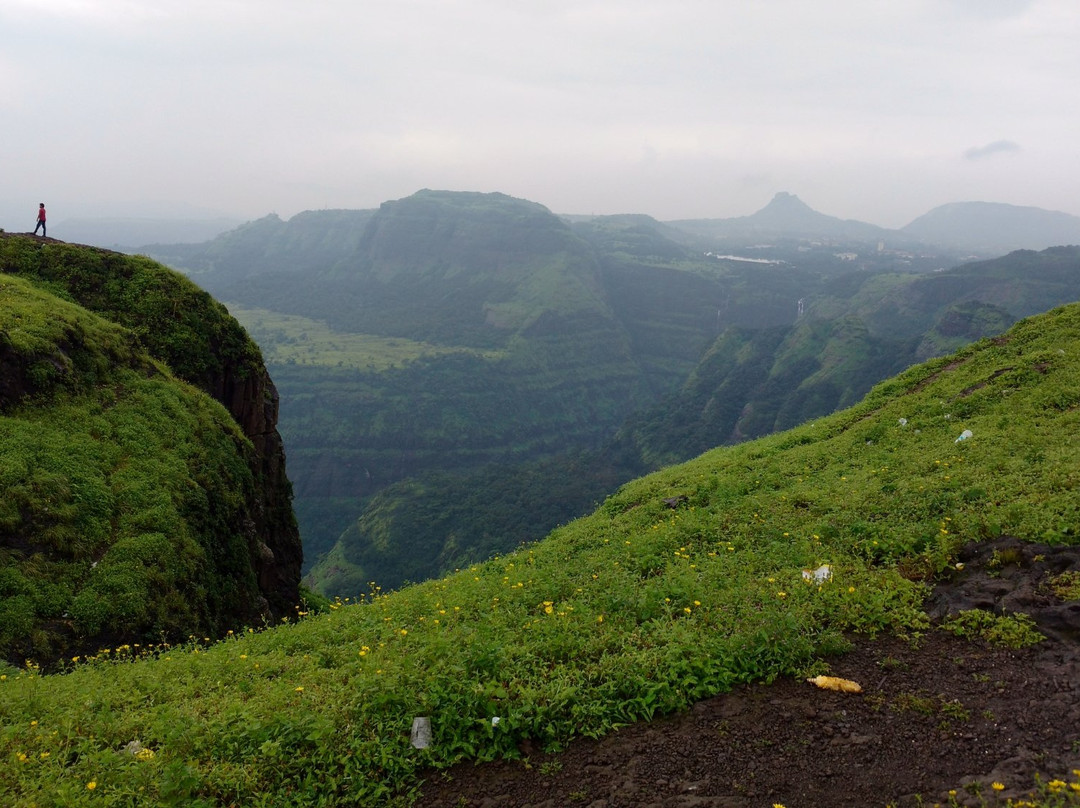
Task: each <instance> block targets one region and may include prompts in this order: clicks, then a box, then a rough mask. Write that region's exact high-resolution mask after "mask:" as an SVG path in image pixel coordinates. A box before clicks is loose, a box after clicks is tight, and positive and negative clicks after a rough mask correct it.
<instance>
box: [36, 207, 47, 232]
mask: <svg viewBox="0 0 1080 808" xmlns="http://www.w3.org/2000/svg"><path fill="white" fill-rule="evenodd" d="M39 227H40V228H41V235H43V236H44V235H45V203H44V202H42V203H41V204H40V205H38V211H37V224H36V225H34V235H35V236H36V235H37V231H38V228H39Z"/></svg>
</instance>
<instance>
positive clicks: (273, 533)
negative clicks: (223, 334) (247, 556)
mask: <svg viewBox="0 0 1080 808" xmlns="http://www.w3.org/2000/svg"><path fill="white" fill-rule="evenodd" d="M258 370H259V371H260V372H256V373H251V372H250V369H249V368H243V369H238V368H236V367H233V366H228V365H227V366H226V367H225V368H224V370H223V371H222V372H221V373H220V374H219V375H215V376H214V377H212V379H211V380H210V382H209V384H208V385H206V386H205V387H204V389H205V390H206V392H207V393H209V394H210V395H211V396H213V397H214V398H215V399H217V400H218V401H220V402H221V403H222V404H223V405H225V407H226V408H227V409H228V410H229V412H230V413H232V416H233V418H235V419H236V422H237V423H238V424H239V425H240V428H241V429H242V430H243V431H244V434H245V435H246V436H247V437H248V438H249V439H250V440H251V443H252V445H253V446H254V447H255V457H254V460H253V463H252V472H253V474H254V476H255V480H256V486H257V488H256V492H255V494H256V496H255V502H253V503H252V508H251V512H252V513H253V514H254V518H255V525H254V526H253V527H254V539H255V541H254V546H253V548H252V551H253V552H252V559H251V562H252V567H253V568H254V569H255V571H256V575H257V577H258V581H259V590H260V591H261V592H262V596H263V597H264V598H265V599H266V603H267V607H268V609H269V612H270V614H271V615H272V616H273V617H275V618H280V617H283V616H286V615H288V614H290V613H291V611H292V607H293V606H294V605H295V604H296V603H297V601H298V600H299V584H300V567H301V565H302V563H303V560H304V553H303V548H302V546H301V543H300V532H299V529H298V528H297V525H296V518H295V517H294V515H293V509H292V485H291V483H290V482H289V478H288V477H287V476H286V474H285V447H284V444H283V443H282V440H281V435H280V433H279V432H278V430H277V422H278V392H277V388H275V387H274V383H273V381H271V379H270V376H269V374H268V373H267V372H266V369H265V368H264V367H262V366H261V365H260V366H259V369H258Z"/></svg>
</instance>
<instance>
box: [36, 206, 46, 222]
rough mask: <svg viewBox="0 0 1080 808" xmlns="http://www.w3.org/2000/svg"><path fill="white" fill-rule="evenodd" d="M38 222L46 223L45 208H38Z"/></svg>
mask: <svg viewBox="0 0 1080 808" xmlns="http://www.w3.org/2000/svg"><path fill="white" fill-rule="evenodd" d="M37 220H38V221H39V222H43V221H45V208H38V209H37Z"/></svg>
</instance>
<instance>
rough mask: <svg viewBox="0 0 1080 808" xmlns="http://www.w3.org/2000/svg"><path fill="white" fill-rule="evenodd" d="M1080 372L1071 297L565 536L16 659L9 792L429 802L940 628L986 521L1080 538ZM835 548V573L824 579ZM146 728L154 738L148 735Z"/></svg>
mask: <svg viewBox="0 0 1080 808" xmlns="http://www.w3.org/2000/svg"><path fill="white" fill-rule="evenodd" d="M1077 379H1080V306H1071V307H1067V308H1064V309H1059V310H1056V311H1054V312H1051V313H1050V314H1048V315H1046V316H1042V317H1038V318H1033V319H1032V320H1030V321H1026V322H1023V323H1020V324H1019V325H1018V326H1017V327H1016V328H1015V329H1014V330H1013V331H1012V332H1010V335H1009V337H1008V339H1007V340H1004V341H1001V342H990V341H984V342H982V343H980V344H978V345H976V346H973V347H971V348H969V349H966V350H964V351H963V352H961V353H959V354H957V355H955V356H953V357H949V358H945V359H941V360H937V361H934V362H931V363H928V364H926V365H921V366H918V367H916V368H912V369H910V370H909V371H907V372H905V373H903V374H901V375H900V376H899V377H897V378H895V379H893V380H890V381H888V382H885V383H884V384H882V385H879V386H878V387H877V388H875V389H874V391H872V392H871V393H870V395H869V396H868V397H867V398H866V399H865V400H864V401H863V402H861V403H860V404H858V405H857V406H855V407H853V408H851V409H848V410H845V411H843V412H840V413H837V414H836V415H833V416H830V417H828V418H823V419H821V420H819V421H816V422H813V423H809V424H806V425H804V426H802V427H799V428H797V429H794V430H791V431H789V432H785V433H782V434H778V435H775V436H772V437H769V438H765V439H762V440H758V441H755V442H753V443H747V444H743V445H740V446H737V447H733V448H725V449H718V450H715V451H712V452H709V453H707V454H705V455H703V456H701V457H700V458H697V459H695V460H693V461H691V462H689V463H685V464H682V465H680V466H675V467H672V468H668V469H665V470H663V471H660V472H658V473H656V474H653V475H650V476H648V477H646V478H643V479H640V480H637V481H635V482H633V483H630V484H628V485H626V486H624V487H623V488H622V489H620V491H619V492H617V493H616V494H615V495H613V496H612V497H610V498H609V499H608V500H607V501H606V502H605V503H604V504H603V505H602V506H601V507H600V508H599V509H598V510H597V511H596V512H595V513H593V514H592V515H590V516H588V517H585V518H583V519H580V520H577V521H575V522H573V523H571V524H568V525H566V526H564V527H561V528H559V529H558V530H556V531H555V532H553V533H552V534H551V535H550V536H549V537H548V538H547V539H545V540H544V541H542V542H539V543H538V544H536V545H533V546H531V547H528V548H525V549H522V550H521V551H519V552H516V553H513V554H510V555H507V556H504V557H501V558H497V559H494V560H491V561H489V562H487V563H485V564H480V565H476V566H474V567H472V568H469V569H465V570H461V571H459V572H457V573H454V574H452V575H449V576H447V577H445V578H443V579H441V580H437V581H430V582H427V583H424V584H420V585H417V586H413V587H409V588H407V589H404V590H401V591H399V592H395V593H392V594H390V595H385V596H383V595H380V594H379V593H377V592H376V593H373V594H374V596H373V597H369V598H367V600H366V602H365V603H363V604H360V605H352V604H342V605H340V606H338V605H336V604H335V608H332V609H331V610H330V611H328V612H326V613H324V614H319V615H308V616H307V617H306V618H305V619H304V620H302V621H301V622H300V623H298V624H297V625H289V626H282V627H279V628H275V629H273V630H270V631H264V632H258V633H250V634H243V635H237V636H234V637H233V638H231V639H230V640H228V641H226V642H223V643H220V644H217V645H214V646H212V647H209V648H203V647H200V646H197V645H187V646H184V647H182V648H172V649H162V650H159V651H158V652H157V658H156V659H142V660H137V661H121V662H116V661H113V660H112V659H111V657H114V656H116V652H115V650H113V651H110V653H109V654H106V655H102V656H101V657H100V658H98V659H93V660H91V661H89V662H85V661H83V662H80V663H79V664H78V665H74V666H73V669H72V670H71V671H70V672H68V673H66V674H64V675H61V676H48V677H42V676H40V675H38V674H37V673H36V672H35V671H34V670H33V669H24V670H20V671H15V670H10V671H8V672H7V673H6V674H5V675H6V678H5V679H4V680H3V681H0V726H2V727H3V729H2V730H0V757H2V758H3V759H4V761H5V765H4V767H3V768H2V769H0V794H2V795H4V797H5V803H6V804H9V805H14V806H27V805H31V804H35V805H39V806H43V805H83V804H85V805H141V804H163V805H188V806H190V805H196V806H198V805H229V804H237V805H250V806H260V805H267V806H269V805H274V806H287V805H297V806H299V805H305V806H307V805H354V804H371V805H375V804H379V805H391V804H393V800H394V799H395V798H397V799H398V800H399V802H400V803H402V804H405V803H406V802H407V798H408V793H409V790H410V788H411V787H412V786H414V784H415V782H416V780H415V778H416V776H417V772H418V771H419V770H420V769H421V767H424V766H427V765H435V766H445V765H448V764H450V763H452V762H454V761H457V760H459V759H463V758H468V759H479V760H487V759H492V758H497V757H514V756H517V755H518V754H519V752H518V744H519V743H520V742H521V741H522V740H523V739H524V738H526V737H528V738H532V739H534V741H536V742H538V743H539V744H540V745H542V746H543V747H546V748H549V749H550V748H558V747H559V746H561V745H563V744H565V743H566V742H567V741H568V740H569V739H571V738H573V737H575V736H598V735H601V734H603V733H605V732H607V731H609V730H610V729H612V728H613V727H616V726H618V725H620V724H625V723H628V722H631V721H636V720H641V719H648V718H651V717H653V716H656V715H659V714H662V713H665V712H670V711H674V710H679V709H683V708H686V707H687V706H688V705H690V704H691V703H693V702H694V701H695V700H698V699H701V698H703V697H706V696H710V695H713V694H716V693H720V692H724V691H725V690H727V689H729V688H730V687H732V686H733V685H735V684H737V683H739V682H746V681H770V680H772V679H774V678H775V677H777V676H781V675H788V674H800V673H802V672H805V671H806V670H808V669H809V668H810V667H811V666H816V668H818V669H819V668H820V667H821V660H822V659H825V658H827V657H828V656H829V655H831V654H835V653H839V652H842V651H843V650H844V648H845V647H846V645H847V640H846V639H845V636H844V635H845V633H846V632H851V631H856V632H862V633H865V634H868V635H874V634H877V633H881V632H897V633H917V632H920V631H923V630H925V628H926V626H927V622H926V618H925V616H924V615H923V613H922V612H921V610H920V605H921V602H922V598H923V596H924V594H925V592H926V587H927V584H926V583H925V581H926V580H928V579H930V578H931V577H932V576H933V575H934V574H936V573H937V572H940V571H941V570H943V569H944V568H945V567H946V566H948V565H950V564H953V563H955V554H956V551H957V549H958V548H959V546H960V545H961V544H962V543H963V542H966V541H968V540H972V539H976V540H977V539H980V538H985V537H989V536H994V535H998V534H1000V533H1003V532H1008V533H1011V534H1014V535H1016V536H1019V537H1020V538H1022V539H1028V540H1039V541H1048V542H1051V543H1075V542H1076V541H1077V537H1076V526H1077V524H1078V519H1077V514H1078V508H1080V497H1078V495H1077V486H1078V484H1080V444H1078V442H1077V441H1078V439H1077V437H1076V436H1077V435H1078V434H1080V430H1078V429H1077V426H1078V424H1077V421H1078V419H1080V415H1078V413H1080V409H1078V408H1080V382H1077V381H1076V380H1077ZM901 419H905V421H904V422H903V423H901ZM965 429H967V430H971V432H972V437H971V438H970V439H967V440H964V441H961V442H956V439H957V437H958V436H959V435H960V434H961V432H962V431H963V430H965ZM822 564H829V565H831V570H832V573H833V574H832V577H831V578H830V579H829V580H827V581H825V582H823V583H822V584H821V585H820V586H819V585H817V584H814V583H807V582H806V581H805V580H804V579H803V577H802V570H803V569H814V568H817V567H818V566H820V565H822ZM128 650H130V649H128ZM127 653H128V651H124V652H123V654H125V655H126V654H127ZM417 716H427V717H430V718H431V722H432V726H433V730H434V744H433V745H432V747H430V748H429V749H427V750H423V751H418V750H414V749H412V748H411V746H410V745H409V728H410V725H411V723H412V720H413V718H414V717H417ZM494 717H498V718H499V719H500V720H499V722H497V723H496V724H494V725H493V722H492V719H493V718H494ZM135 741H138V743H139V745H140V746H141V747H144V748H145V749H148V750H152V754H150V753H143V754H142V758H143V759H140V756H139V755H133V754H130V753H129V752H128V751H125V749H126V748H129V749H135V748H137V747H134V746H132V747H129V746H128V745H129V744H132V743H133V742H135ZM90 783H93V784H94V788H93V789H90V788H89V787H88V786H89V784H90Z"/></svg>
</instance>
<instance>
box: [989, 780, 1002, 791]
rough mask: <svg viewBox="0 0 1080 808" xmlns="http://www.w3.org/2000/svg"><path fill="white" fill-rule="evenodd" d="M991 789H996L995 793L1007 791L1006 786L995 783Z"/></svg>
mask: <svg viewBox="0 0 1080 808" xmlns="http://www.w3.org/2000/svg"><path fill="white" fill-rule="evenodd" d="M990 788H992V789H994V791H1004V790H1005V784H1004V783H999V782H997V781H995V782H993V783H991V784H990Z"/></svg>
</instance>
